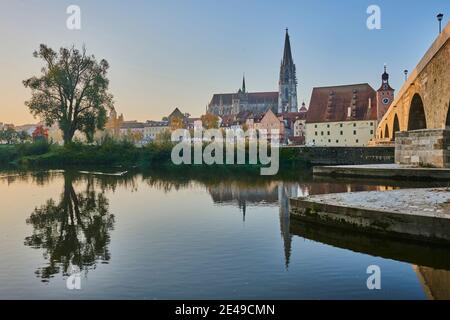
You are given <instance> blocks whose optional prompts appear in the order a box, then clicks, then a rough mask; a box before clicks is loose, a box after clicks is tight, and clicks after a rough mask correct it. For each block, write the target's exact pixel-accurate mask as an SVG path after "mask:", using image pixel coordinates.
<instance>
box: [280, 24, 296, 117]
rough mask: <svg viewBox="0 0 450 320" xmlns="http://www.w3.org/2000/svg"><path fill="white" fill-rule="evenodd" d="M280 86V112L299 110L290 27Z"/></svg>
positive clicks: (285, 45) (282, 62)
mask: <svg viewBox="0 0 450 320" xmlns="http://www.w3.org/2000/svg"><path fill="white" fill-rule="evenodd" d="M278 86H279V87H278V88H279V89H278V113H283V112H298V105H297V76H296V73H295V64H294V60H293V59H292V52H291V42H290V40H289V33H288V29H286V38H285V40H284V53H283V60H282V61H281V67H280V80H279V82H278Z"/></svg>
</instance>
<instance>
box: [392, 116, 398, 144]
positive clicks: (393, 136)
mask: <svg viewBox="0 0 450 320" xmlns="http://www.w3.org/2000/svg"><path fill="white" fill-rule="evenodd" d="M399 131H400V122H399V121H398V116H397V114H395V116H394V122H393V123H392V140H393V141H395V133H396V132H399Z"/></svg>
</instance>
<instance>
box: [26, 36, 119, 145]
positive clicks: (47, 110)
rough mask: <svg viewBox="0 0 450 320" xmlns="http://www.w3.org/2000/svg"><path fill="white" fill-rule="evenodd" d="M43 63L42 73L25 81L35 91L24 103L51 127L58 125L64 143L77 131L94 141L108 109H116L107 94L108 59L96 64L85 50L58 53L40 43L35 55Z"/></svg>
mask: <svg viewBox="0 0 450 320" xmlns="http://www.w3.org/2000/svg"><path fill="white" fill-rule="evenodd" d="M33 56H34V57H35V58H39V59H42V60H43V61H44V67H43V68H42V74H41V75H40V76H39V77H36V76H35V77H32V78H30V79H27V80H25V81H23V84H24V86H25V87H27V88H30V89H31V92H32V96H31V99H30V100H29V101H27V102H26V103H25V104H26V105H27V106H28V108H29V109H30V111H31V113H32V114H33V115H34V116H38V117H40V118H42V120H44V121H45V123H46V125H48V126H50V125H52V124H54V123H58V125H59V128H60V129H61V130H62V132H63V138H64V143H70V142H71V141H72V139H73V136H74V134H75V132H76V131H77V130H79V131H81V132H83V133H84V134H85V135H86V137H87V139H88V141H92V139H93V136H94V132H95V130H96V129H103V128H104V126H105V123H106V115H107V109H109V108H111V107H112V106H113V101H112V95H111V94H109V93H108V86H109V80H108V78H107V71H108V69H109V64H108V62H107V61H106V60H101V61H100V62H97V60H96V59H95V57H94V56H93V55H87V54H86V49H85V48H84V47H83V49H82V50H81V51H80V50H77V49H76V48H75V47H71V48H61V49H60V50H59V52H56V51H54V50H53V49H51V48H49V47H48V46H46V45H44V44H41V45H40V47H39V50H38V51H35V52H34V53H33Z"/></svg>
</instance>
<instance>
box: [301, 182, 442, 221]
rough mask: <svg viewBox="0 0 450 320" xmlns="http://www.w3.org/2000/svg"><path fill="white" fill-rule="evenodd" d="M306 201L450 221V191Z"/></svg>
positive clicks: (394, 192)
mask: <svg viewBox="0 0 450 320" xmlns="http://www.w3.org/2000/svg"><path fill="white" fill-rule="evenodd" d="M305 200H307V201H311V202H315V203H320V204H327V205H335V206H342V207H353V208H361V209H366V210H378V211H386V212H393V213H399V214H408V215H417V216H427V217H436V218H445V219H450V188H429V189H400V190H392V191H367V192H350V193H339V194H326V195H317V196H310V197H307V198H306V199H305Z"/></svg>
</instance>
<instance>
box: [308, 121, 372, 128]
mask: <svg viewBox="0 0 450 320" xmlns="http://www.w3.org/2000/svg"><path fill="white" fill-rule="evenodd" d="M369 125H371V126H373V122H370V124H369ZM343 126H344V124H343V123H339V127H341V128H342V127H343ZM353 126H354V127H356V122H355V123H353ZM329 127H330V125H329V124H327V128H329ZM314 128H317V124H315V125H314Z"/></svg>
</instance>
